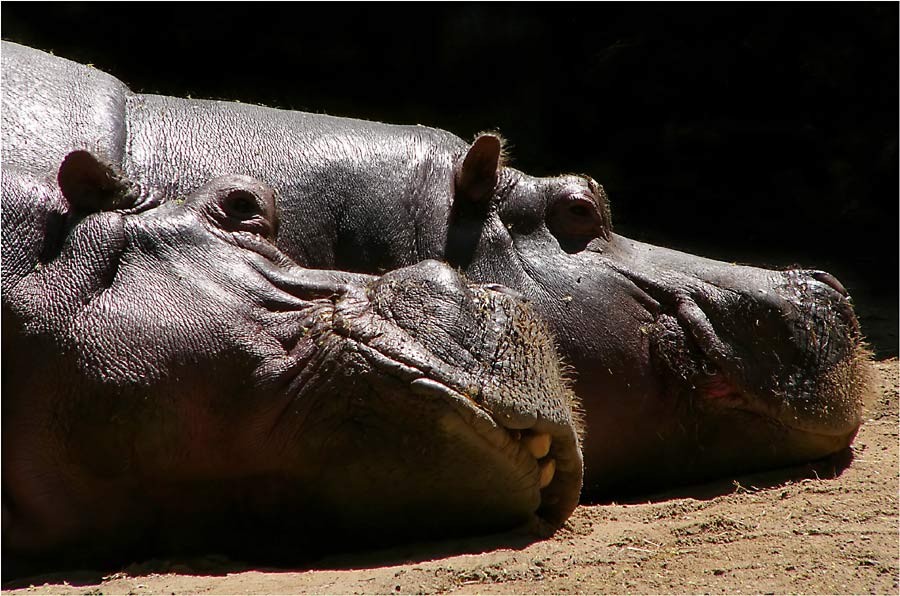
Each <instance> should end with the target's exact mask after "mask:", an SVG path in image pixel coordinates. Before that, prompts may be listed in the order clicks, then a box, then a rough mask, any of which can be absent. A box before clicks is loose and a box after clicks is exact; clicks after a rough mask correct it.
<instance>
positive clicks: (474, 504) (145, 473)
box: [2, 151, 582, 555]
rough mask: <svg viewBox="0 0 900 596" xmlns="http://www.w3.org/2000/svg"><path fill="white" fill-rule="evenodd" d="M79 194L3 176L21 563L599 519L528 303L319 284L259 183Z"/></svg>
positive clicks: (9, 413)
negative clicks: (588, 513)
mask: <svg viewBox="0 0 900 596" xmlns="http://www.w3.org/2000/svg"><path fill="white" fill-rule="evenodd" d="M58 181H59V187H60V189H61V192H60V191H59V190H57V189H56V188H55V185H54V184H53V183H52V182H50V181H44V180H39V179H37V178H34V177H31V176H30V175H28V174H27V173H24V172H20V171H18V172H17V171H15V170H13V169H10V170H6V171H4V189H3V196H4V205H3V206H4V217H3V278H2V279H3V322H4V326H3V372H4V375H3V397H4V399H3V447H4V449H3V511H4V513H3V523H4V525H3V527H4V529H3V532H4V549H5V550H6V552H7V553H9V552H18V553H20V554H26V555H28V554H38V553H45V552H48V551H53V550H56V549H64V548H65V549H67V550H68V552H69V553H70V554H71V553H72V552H76V551H77V552H80V553H82V554H86V553H92V552H93V551H96V550H99V549H103V550H107V549H109V550H111V549H113V548H114V546H115V545H121V544H123V543H125V544H133V543H141V544H155V545H156V547H159V545H160V544H163V545H164V546H168V547H172V546H174V547H183V546H185V545H190V546H191V547H192V548H193V547H194V545H202V546H209V545H210V544H213V545H215V546H216V547H228V548H230V547H232V546H235V545H237V546H240V545H247V544H259V542H260V541H262V542H263V543H265V544H266V545H268V546H269V547H270V548H271V549H275V550H278V551H280V552H297V551H300V550H304V549H307V550H308V549H311V548H313V547H316V548H321V546H322V545H323V544H327V543H328V542H329V540H333V541H335V542H337V544H338V545H339V546H342V547H345V548H346V547H347V546H348V545H359V544H367V543H373V542H376V543H380V542H388V541H393V540H396V539H398V538H404V537H411V536H415V537H426V536H434V535H449V534H459V533H464V532H474V531H485V530H495V529H502V528H508V527H511V526H514V525H517V524H521V523H523V522H526V521H528V520H530V519H536V518H537V519H543V520H546V521H547V522H549V523H550V524H552V525H558V524H560V523H562V522H563V521H564V520H565V519H566V517H567V516H568V515H569V514H570V513H571V511H572V510H573V509H574V507H575V506H576V504H577V502H578V498H579V492H580V488H581V479H582V463H581V453H580V448H579V438H578V430H577V426H578V422H577V415H576V414H575V413H573V408H574V406H573V401H572V400H573V396H572V394H571V392H570V391H569V389H568V388H567V385H566V382H565V380H564V375H563V374H562V372H561V367H560V364H559V360H558V358H557V356H556V351H555V347H554V345H553V342H552V339H551V338H550V336H549V335H548V333H547V332H546V330H545V328H544V325H543V324H542V323H541V322H540V320H539V319H537V318H536V317H535V316H533V315H532V314H531V313H530V312H529V309H528V308H527V307H526V306H523V305H522V304H521V303H520V301H518V300H517V299H516V298H515V297H514V295H513V293H512V292H509V291H506V290H504V289H503V288H500V287H498V286H476V285H470V284H468V283H466V282H465V281H464V280H463V279H462V278H460V277H459V275H457V274H456V273H455V272H454V271H453V270H451V269H450V268H448V267H447V266H445V265H441V264H438V263H436V262H433V261H431V262H424V263H421V264H419V265H417V266H414V267H409V268H406V269H401V270H397V271H394V272H392V273H391V274H389V275H386V276H384V277H381V278H375V277H372V276H367V275H358V274H346V273H340V272H331V271H315V270H307V269H302V268H300V267H298V266H297V265H295V264H294V263H293V262H291V261H290V260H288V259H287V258H286V257H285V256H284V255H282V253H280V252H279V251H278V250H277V249H276V248H275V247H274V246H273V245H272V244H271V243H270V239H271V238H272V237H273V235H274V233H275V231H276V229H277V227H278V217H277V213H276V208H275V193H274V192H273V190H272V189H270V188H269V187H267V186H265V185H263V184H262V183H260V182H257V181H256V180H253V179H251V178H247V177H243V176H224V177H221V178H217V179H214V180H213V181H211V182H209V183H208V184H206V185H205V186H203V187H202V188H200V189H199V190H198V191H197V192H195V193H193V194H192V195H190V196H188V197H186V198H184V199H183V200H182V199H175V198H171V197H160V196H159V195H158V194H154V193H152V192H147V191H145V190H144V189H142V188H140V187H139V186H137V185H136V184H133V183H131V182H129V181H128V180H126V179H125V178H123V177H122V176H121V175H120V174H118V173H117V172H115V171H114V170H113V169H111V168H110V167H108V166H107V165H105V164H104V163H102V162H101V161H99V160H98V159H97V158H96V157H94V156H93V155H92V154H90V153H87V152H84V151H78V152H74V153H71V154H69V156H68V157H67V158H66V160H65V162H64V163H63V164H62V166H61V168H60V171H59V175H58ZM256 539H259V541H256V542H254V540H256ZM76 545H77V546H79V547H80V549H75V548H74V547H75V546H76Z"/></svg>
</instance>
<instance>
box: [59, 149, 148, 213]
mask: <svg viewBox="0 0 900 596" xmlns="http://www.w3.org/2000/svg"><path fill="white" fill-rule="evenodd" d="M57 181H58V182H59V188H60V190H62V193H63V196H64V197H65V198H66V200H67V201H68V202H69V204H70V205H72V207H73V208H74V209H76V210H78V211H85V212H88V213H95V212H97V211H112V210H114V209H123V208H127V207H131V206H132V205H133V203H134V190H135V188H136V186H135V184H134V183H133V182H131V181H130V180H128V179H127V178H126V177H125V176H124V175H123V174H121V173H120V172H118V171H116V170H115V169H114V168H113V166H112V165H110V164H108V163H104V162H103V161H101V160H100V159H99V158H98V157H97V156H96V155H94V154H93V153H90V152H89V151H73V152H72V153H69V154H68V155H67V156H66V158H65V159H64V160H63V162H62V164H61V165H60V166H59V174H57Z"/></svg>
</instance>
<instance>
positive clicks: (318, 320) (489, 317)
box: [278, 262, 583, 540]
mask: <svg viewBox="0 0 900 596" xmlns="http://www.w3.org/2000/svg"><path fill="white" fill-rule="evenodd" d="M283 281H284V280H282V282H283ZM426 303H427V304H431V307H430V309H429V308H426V310H425V311H424V314H423V311H422V309H421V308H420V307H422V306H424V305H425V304H426ZM474 328H477V329H481V331H480V332H479V333H478V334H477V335H475V334H472V329H474ZM302 335H304V336H307V337H310V338H314V339H313V341H315V342H316V343H318V344H320V346H321V347H320V350H319V351H320V353H321V354H323V355H327V356H326V357H327V358H328V359H330V360H332V361H334V362H340V363H341V364H340V366H339V367H338V368H345V369H346V371H347V373H349V374H352V375H353V376H354V377H355V378H357V379H364V382H365V383H371V387H372V389H371V390H370V391H368V392H366V391H360V392H359V394H360V396H361V397H357V398H354V400H353V402H354V403H351V404H346V403H344V402H346V401H347V400H346V399H344V398H339V399H338V400H337V403H331V404H328V405H319V406H317V405H314V403H313V402H309V401H306V395H305V394H306V393H307V392H308V390H309V388H310V387H313V386H315V384H316V383H317V382H318V381H315V380H312V381H311V378H310V377H309V376H308V373H307V372H306V371H308V370H317V369H318V368H320V367H321V366H324V365H325V364H324V363H323V362H322V361H321V358H319V357H318V356H316V357H315V358H314V362H308V363H305V364H304V365H303V370H302V371H301V373H300V375H298V377H297V380H295V381H294V382H292V390H293V389H296V393H295V394H292V395H291V397H290V398H289V399H290V400H291V403H290V404H289V405H288V406H286V408H285V409H286V410H287V409H289V408H295V409H296V411H297V412H299V413H302V412H307V414H303V415H305V416H308V412H309V411H310V408H317V409H320V412H321V411H325V410H329V411H331V410H334V409H335V408H336V409H337V410H339V411H345V410H346V409H350V410H354V409H356V410H355V411H357V412H358V415H357V417H358V418H359V419H360V420H361V422H360V424H358V425H355V426H354V425H350V427H349V428H348V429H344V430H339V431H337V432H338V433H342V434H341V436H344V435H348V436H350V435H352V436H356V437H359V436H362V435H365V434H366V433H367V432H369V430H370V429H369V427H368V423H367V422H366V421H365V419H366V418H367V417H368V416H369V414H368V413H369V412H371V411H372V410H373V409H378V410H382V411H385V412H388V411H394V412H397V416H398V417H401V419H400V420H399V421H398V422H397V423H396V428H394V429H393V430H392V431H390V435H391V436H388V437H383V438H382V439H381V440H380V441H379V443H380V444H379V445H377V446H373V445H371V444H369V443H367V442H366V441H362V443H359V444H358V445H357V449H356V450H341V449H336V450H334V451H333V452H332V453H331V454H330V455H329V461H330V462H331V463H330V464H329V465H328V466H326V467H324V468H322V469H321V470H319V471H318V472H317V473H316V475H315V479H314V480H313V481H312V484H314V485H317V486H319V487H320V488H321V491H322V495H323V496H322V498H321V499H320V500H321V501H322V502H325V501H328V502H331V503H339V504H341V505H340V518H341V522H340V523H341V525H342V527H344V526H349V525H352V526H353V527H354V528H355V530H354V531H355V533H356V534H357V535H358V536H359V535H365V534H366V532H365V531H364V530H363V528H365V527H366V526H367V524H371V523H372V522H371V519H370V518H371V515H372V514H371V512H372V510H373V508H374V509H378V510H379V511H381V514H382V515H385V516H397V517H398V519H397V521H396V523H395V528H394V529H393V530H392V533H394V534H395V535H402V534H403V532H405V531H409V530H410V528H417V529H418V530H419V531H420V532H422V531H423V530H424V531H425V532H426V533H434V534H440V535H446V534H447V533H450V534H457V533H460V532H462V531H471V530H473V529H478V530H496V529H503V528H504V527H512V526H516V525H520V524H522V523H525V522H528V521H529V520H534V519H537V520H541V521H543V522H546V523H548V524H550V525H551V526H553V527H556V526H558V525H560V524H561V523H562V522H563V521H565V519H566V518H567V517H568V516H569V515H570V514H571V512H572V510H574V508H575V506H576V505H577V504H578V499H579V495H580V490H581V482H582V474H583V471H582V468H583V466H582V456H581V451H580V438H579V424H580V423H579V420H578V419H577V407H576V406H575V404H574V397H573V395H572V393H571V392H570V390H569V389H568V386H567V383H566V381H565V379H564V374H563V372H562V371H561V369H560V365H559V362H558V358H557V357H556V351H555V346H554V345H553V343H552V340H550V339H549V336H548V335H547V333H546V330H545V328H544V326H543V324H542V323H541V322H540V321H539V320H538V319H537V318H536V317H534V316H533V315H532V314H531V313H530V312H528V309H527V308H525V307H523V306H522V305H521V304H519V303H518V301H516V300H515V299H513V298H512V297H511V296H509V295H507V294H505V293H503V292H502V291H496V290H494V289H488V288H486V287H480V286H473V287H468V286H466V285H464V284H460V282H459V278H458V276H457V275H456V274H455V273H453V272H452V271H451V270H450V269H449V268H447V267H446V266H443V265H439V264H437V263H435V262H424V263H421V264H419V265H417V266H415V267H411V268H407V269H404V270H398V271H396V272H392V273H390V274H388V275H386V276H385V277H384V278H381V279H379V280H376V281H373V282H371V283H369V284H368V285H367V286H364V288H359V287H355V288H349V287H345V288H344V289H343V290H342V293H341V294H339V295H335V296H332V297H331V298H330V299H328V300H321V301H318V306H317V308H316V312H315V314H313V315H311V316H307V317H306V320H305V322H304V324H303V331H302ZM329 374H331V375H337V376H340V375H341V374H344V373H343V372H342V371H341V370H333V371H332V372H331V373H329ZM375 379H377V380H375ZM324 382H325V383H326V384H327V383H331V382H332V381H331V380H325V381H324ZM319 392H320V393H321V387H320V388H319ZM393 402H395V403H393ZM401 409H402V410H405V412H399V410H401ZM324 416H325V417H326V418H327V417H328V416H330V414H325V415H324ZM403 417H405V418H403ZM410 418H412V419H414V420H416V422H413V421H412V420H410ZM404 420H405V422H404ZM278 424H280V425H281V426H282V428H285V426H286V427H287V429H288V430H287V432H288V433H290V432H292V431H291V430H290V426H291V424H292V422H291V421H290V417H284V416H282V417H280V421H279V423H278ZM404 424H409V425H410V426H412V425H413V424H415V425H417V426H418V428H404ZM398 437H399V442H398V439H397V438H398ZM341 441H344V439H341ZM333 442H335V441H334V440H333ZM347 442H352V441H349V440H348V441H347ZM404 442H405V444H409V445H422V444H424V443H427V444H429V446H428V447H427V449H426V452H427V453H425V454H423V455H421V456H419V455H418V454H415V453H412V452H408V453H406V454H403V455H399V454H398V449H399V450H402V447H400V443H404ZM379 454H381V455H379ZM360 457H364V458H366V459H367V461H369V462H370V464H369V466H370V468H371V469H378V468H382V471H381V473H377V472H372V473H371V474H370V473H369V472H368V470H367V471H362V472H358V473H359V474H360V476H359V478H358V479H357V480H356V481H355V483H352V484H353V487H354V488H353V490H356V489H357V488H360V487H364V490H365V492H366V494H369V495H370V497H371V498H370V501H369V502H368V503H367V504H366V506H365V507H363V508H360V507H359V506H358V505H357V504H356V503H354V500H355V499H354V498H352V495H350V494H349V493H350V492H352V491H348V489H347V488H346V487H345V486H344V485H345V484H346V483H347V479H346V473H344V472H343V471H342V470H344V469H346V468H347V466H350V467H353V466H354V465H355V464H354V461H356V460H357V459H358V458H360ZM398 457H400V458H405V461H406V466H405V471H404V472H403V476H404V477H403V480H402V483H401V482H400V481H399V480H397V479H394V480H393V481H392V483H391V485H387V484H386V483H385V482H384V481H383V479H384V478H390V477H391V475H392V474H396V473H397V472H396V470H393V469H392V468H391V466H390V464H387V465H385V464H383V462H390V461H392V460H396V459H397V458H398ZM379 462H382V463H379ZM437 468H440V469H437ZM398 486H401V487H402V492H403V493H405V494H404V495H401V494H399V493H397V490H398ZM376 495H377V496H376ZM356 500H357V501H358V499H356ZM372 501H380V503H381V504H380V505H377V506H373V505H372ZM346 529H348V530H350V529H351V528H349V527H348V528H346ZM376 540H377V538H376Z"/></svg>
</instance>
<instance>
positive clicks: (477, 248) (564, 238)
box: [3, 44, 867, 496]
mask: <svg viewBox="0 0 900 596" xmlns="http://www.w3.org/2000/svg"><path fill="white" fill-rule="evenodd" d="M3 60H4V62H3V69H4V81H5V85H4V90H3V93H4V107H5V108H6V109H5V110H4V129H3V134H4V138H3V144H4V150H5V151H4V158H3V159H4V160H6V161H7V162H11V163H15V164H19V165H25V166H27V167H33V168H37V169H46V167H47V166H46V164H45V162H46V161H47V160H52V159H53V158H54V156H58V155H59V154H60V152H63V153H64V152H66V151H69V150H71V149H72V148H79V147H84V146H101V147H102V148H103V151H104V152H105V154H106V155H109V156H111V158H114V159H115V160H116V161H117V163H119V164H120V165H121V167H122V168H123V169H124V170H125V171H126V172H127V173H128V174H129V175H130V176H131V177H132V178H134V179H135V180H138V181H141V182H142V183H145V184H149V185H156V186H164V187H165V188H167V189H168V190H171V191H172V192H174V193H176V194H184V193H187V192H190V191H192V190H193V189H195V188H197V187H198V186H199V185H200V184H202V183H203V182H205V181H206V180H207V179H209V177H211V176H213V175H217V174H220V173H223V172H237V173H242V174H247V175H251V176H254V177H256V178H259V179H262V180H265V181H266V182H267V183H269V184H270V185H272V186H274V187H275V188H277V189H278V190H279V192H280V196H281V199H280V209H281V215H282V226H281V228H280V231H279V233H278V236H277V238H276V244H277V246H278V247H279V248H280V249H281V250H283V251H284V252H285V253H286V254H287V255H289V256H290V258H292V259H293V260H295V261H296V262H297V263H299V264H301V265H303V266H307V267H314V268H325V269H339V270H344V271H356V272H362V273H379V272H382V271H386V270H391V269H396V268H399V267H404V266H409V265H412V264H414V263H417V262H419V261H421V260H423V259H438V260H441V261H445V262H447V263H449V264H450V265H452V266H454V267H456V268H458V269H460V270H462V271H464V272H465V274H466V275H467V276H468V277H469V279H471V280H474V281H477V282H480V283H499V284H503V285H504V286H507V287H510V288H513V289H514V290H516V291H518V292H519V293H520V294H521V295H522V296H523V297H525V298H527V299H528V300H530V302H531V306H532V307H533V309H534V311H535V312H536V313H537V314H539V315H540V316H541V317H543V318H544V319H545V320H546V322H547V325H548V327H549V328H550V330H551V331H552V332H553V333H554V334H555V335H556V337H557V341H558V345H559V348H560V351H561V352H562V355H563V357H564V358H565V359H566V360H567V361H568V362H569V363H570V364H571V366H572V368H573V370H574V372H575V376H576V379H577V383H576V386H575V389H576V393H577V394H578V396H579V397H580V399H581V401H582V403H583V405H584V409H585V412H586V420H587V428H588V439H587V444H586V451H585V454H586V469H587V482H586V484H587V486H588V487H589V488H590V489H591V490H592V492H593V494H594V495H597V496H618V495H623V494H626V493H629V492H634V491H637V490H650V489H662V488H667V487H670V486H672V485H673V484H683V483H688V482H693V481H697V480H703V479H707V478H712V477H715V476H719V475H723V474H736V473H739V472H742V471H746V470H751V469H761V468H768V467H773V466H781V465H787V464H792V463H795V462H801V461H808V460H811V459H815V458H819V457H823V456H826V455H829V454H832V453H835V452H837V451H840V450H841V449H844V448H846V447H847V446H848V445H849V444H850V441H851V440H852V438H853V436H854V433H855V432H856V429H857V428H858V426H859V424H860V416H861V402H862V395H863V393H864V391H865V386H866V371H867V354H866V351H865V349H864V348H863V347H862V346H863V342H862V338H861V334H860V332H859V328H858V325H857V323H856V319H855V317H854V314H853V311H852V309H851V307H850V303H849V299H848V297H847V295H846V292H845V291H844V290H843V288H842V287H841V284H840V283H839V282H837V281H836V280H835V279H834V278H832V277H831V276H830V275H828V274H826V273H823V272H818V271H808V270H799V269H798V270H792V271H782V272H778V271H768V270H763V269H757V268H752V267H743V266H736V265H731V264H728V263H721V262H715V261H711V260H707V259H703V258H700V257H695V256H692V255H688V254H684V253H679V252H675V251H671V250H666V249H662V248H658V247H654V246H650V245H647V244H641V243H639V242H635V241H632V240H629V239H627V238H624V237H622V236H619V235H617V234H615V233H613V230H612V223H611V218H610V213H609V207H608V202H607V197H606V195H605V193H604V191H603V189H602V188H601V187H600V186H599V185H598V184H597V183H596V182H594V181H593V180H591V179H590V178H588V177H586V176H560V177H553V178H535V177H532V176H528V175H526V174H524V173H522V172H519V171H517V170H514V169H512V168H509V167H506V166H505V165H504V164H503V160H502V151H501V141H500V139H499V138H498V137H496V136H493V135H489V134H486V135H481V136H479V137H478V138H477V139H476V140H475V142H474V143H472V144H471V145H470V144H468V143H466V142H464V141H463V140H462V139H460V138H458V137H456V136H454V135H452V134H450V133H447V132H444V131H441V130H435V129H431V128H426V127H422V126H392V125H386V124H380V123H375V122H363V121H359V120H351V119H346V118H334V117H329V116H321V115H314V114H303V113H299V112H291V111H284V110H274V109H269V108H263V107H258V106H249V105H243V104H235V103H229V102H220V101H202V100H190V99H178V98H171V97H162V96H154V95H140V94H134V93H131V92H130V91H129V90H128V89H127V88H126V87H125V86H124V85H123V84H122V83H121V82H120V81H118V80H116V79H115V78H113V77H110V76H109V75H105V74H103V73H100V72H98V71H96V70H92V69H88V68H86V67H83V66H81V65H78V64H75V63H72V62H69V61H66V60H61V59H59V58H55V57H51V56H48V55H47V54H44V53H41V52H37V51H34V50H30V49H27V48H22V47H20V46H15V45H13V44H5V45H4V57H3ZM35 86H38V88H39V89H41V92H40V93H34V91H33V90H34V89H35ZM69 89H78V93H76V94H72V93H68V92H67V91H68V90H69ZM73 123H74V124H73ZM34 131H40V134H39V135H35V134H34ZM35 137H37V138H35ZM51 163H52V162H51Z"/></svg>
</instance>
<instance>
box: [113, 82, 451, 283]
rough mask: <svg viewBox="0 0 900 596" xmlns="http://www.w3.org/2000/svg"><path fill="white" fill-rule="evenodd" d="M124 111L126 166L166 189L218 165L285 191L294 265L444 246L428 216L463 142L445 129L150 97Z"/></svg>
mask: <svg viewBox="0 0 900 596" xmlns="http://www.w3.org/2000/svg"><path fill="white" fill-rule="evenodd" d="M127 111H128V122H129V134H128V141H127V142H128V146H127V147H126V150H125V155H126V158H125V162H126V163H125V164H124V165H125V170H126V173H127V174H129V175H130V176H132V177H133V178H134V179H137V180H140V181H141V182H145V183H148V184H152V185H155V186H163V187H164V188H165V190H166V191H167V192H166V194H167V195H169V196H183V195H184V194H187V193H190V192H191V191H193V190H194V189H195V188H196V187H197V186H199V185H200V184H201V183H202V182H203V181H205V180H208V179H209V178H210V177H212V176H218V175H221V174H223V173H239V174H245V175H248V176H252V177H254V178H257V179H260V180H262V181H263V182H265V183H267V184H269V185H271V186H273V187H274V188H276V189H278V191H279V192H280V194H281V196H282V201H281V202H280V208H281V209H280V210H281V213H280V217H281V221H282V224H283V225H282V230H284V231H283V232H282V233H281V234H279V236H278V244H279V248H281V249H282V250H284V251H285V252H286V253H287V254H289V255H290V256H292V257H293V258H294V259H296V260H297V261H298V262H299V263H300V264H301V265H304V266H307V267H318V268H335V269H342V270H347V271H366V272H374V271H379V270H388V269H394V268H397V267H401V266H405V265H409V264H412V263H416V262H419V261H421V260H422V259H427V258H440V257H441V256H442V253H443V247H444V245H445V241H446V227H445V226H437V227H436V226H435V225H434V224H433V223H431V222H446V221H447V211H448V209H449V204H450V192H451V188H452V187H451V180H452V171H453V170H452V168H453V163H454V161H455V159H456V158H457V157H458V156H459V155H461V154H462V153H463V152H464V151H465V149H466V145H465V143H464V142H463V141H462V140H461V139H459V138H458V137H455V136H453V135H452V134H450V133H447V132H444V131H441V130H436V129H432V128H427V127H424V126H395V125H388V124H381V123H376V122H367V121H362V120H353V119H349V118H337V117H332V116H323V115H318V114H307V113H302V112H292V111H285V110H276V109H272V108H264V107H259V106H249V105H243V104H234V103H225V102H218V101H199V100H185V99H177V98H169V97H163V96H153V95H145V96H139V95H134V96H131V97H130V98H129V101H128V104H127ZM223 131H225V134H227V138H225V139H223V137H222V135H223ZM386 227H387V228H389V229H388V230H385V228H386ZM326 239H327V241H323V240H326Z"/></svg>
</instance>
